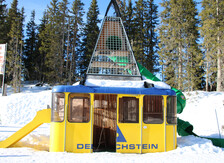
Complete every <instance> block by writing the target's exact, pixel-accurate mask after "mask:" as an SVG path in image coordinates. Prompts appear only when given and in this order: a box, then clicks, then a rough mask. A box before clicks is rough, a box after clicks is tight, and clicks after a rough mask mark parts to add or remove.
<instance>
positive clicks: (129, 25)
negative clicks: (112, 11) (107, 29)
mask: <svg viewBox="0 0 224 163" xmlns="http://www.w3.org/2000/svg"><path fill="white" fill-rule="evenodd" d="M126 10H127V11H126V16H125V18H124V20H125V22H124V26H125V30H126V33H127V35H128V39H129V41H130V44H131V45H132V46H133V40H134V33H135V32H134V22H133V21H134V16H133V14H134V11H133V4H132V1H131V0H128V4H127V7H126Z"/></svg>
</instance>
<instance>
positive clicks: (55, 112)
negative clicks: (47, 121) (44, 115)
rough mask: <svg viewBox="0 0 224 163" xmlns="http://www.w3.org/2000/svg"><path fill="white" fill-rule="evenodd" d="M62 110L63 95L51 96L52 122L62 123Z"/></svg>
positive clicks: (63, 103) (63, 104) (63, 106)
mask: <svg viewBox="0 0 224 163" xmlns="http://www.w3.org/2000/svg"><path fill="white" fill-rule="evenodd" d="M64 109H65V94H64V93H53V94H52V112H51V113H52V114H51V115H52V116H51V121H52V122H63V121H64Z"/></svg>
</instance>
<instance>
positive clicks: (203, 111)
mask: <svg viewBox="0 0 224 163" xmlns="http://www.w3.org/2000/svg"><path fill="white" fill-rule="evenodd" d="M184 95H185V96H186V99H187V103H186V107H185V109H184V111H183V113H182V114H180V115H178V117H179V118H181V119H183V120H186V121H189V122H190V123H191V124H192V125H193V126H194V132H195V133H196V134H199V135H201V136H209V137H217V138H218V137H219V131H220V132H222V126H224V103H223V100H224V92H204V91H195V92H185V93H184ZM216 113H217V117H216ZM217 122H218V123H217ZM218 124H219V128H218ZM223 138H224V132H223Z"/></svg>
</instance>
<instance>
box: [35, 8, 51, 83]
mask: <svg viewBox="0 0 224 163" xmlns="http://www.w3.org/2000/svg"><path fill="white" fill-rule="evenodd" d="M47 24H48V14H47V12H46V11H45V12H44V13H43V17H42V19H41V23H40V25H39V27H38V34H37V40H38V42H37V51H38V56H39V57H38V58H37V62H38V67H39V77H38V80H39V81H41V82H45V81H46V80H45V79H46V76H45V75H46V74H47V68H46V67H47V66H46V62H45V61H46V55H47V53H48V52H49V49H50V35H49V33H48V31H47V30H46V27H47Z"/></svg>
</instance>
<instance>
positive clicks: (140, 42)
mask: <svg viewBox="0 0 224 163" xmlns="http://www.w3.org/2000/svg"><path fill="white" fill-rule="evenodd" d="M144 13H145V1H144V0H138V1H136V2H135V7H134V30H135V35H134V41H133V51H134V55H135V58H136V61H137V62H139V63H140V64H142V65H143V66H145V63H146V62H145V53H144V37H145V36H144V34H145V28H144V23H145V21H144V19H145V17H144Z"/></svg>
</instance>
